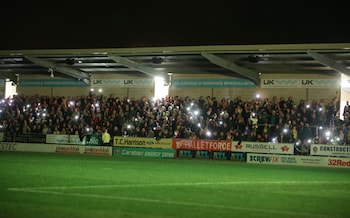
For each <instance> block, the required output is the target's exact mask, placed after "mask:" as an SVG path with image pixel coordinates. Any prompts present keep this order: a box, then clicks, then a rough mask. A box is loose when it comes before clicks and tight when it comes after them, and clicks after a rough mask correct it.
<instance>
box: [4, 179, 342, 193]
mask: <svg viewBox="0 0 350 218" xmlns="http://www.w3.org/2000/svg"><path fill="white" fill-rule="evenodd" d="M255 184H260V185H274V184H283V185H303V184H320V185H321V184H322V185H324V184H326V185H327V184H348V183H347V182H336V181H307V182H306V181H303V182H300V181H228V182H186V183H149V184H147V183H143V184H116V185H86V186H85V185H80V186H51V187H50V186H47V187H44V186H42V187H23V188H7V190H10V191H22V190H28V189H32V190H63V189H90V188H143V187H154V186H205V185H255Z"/></svg>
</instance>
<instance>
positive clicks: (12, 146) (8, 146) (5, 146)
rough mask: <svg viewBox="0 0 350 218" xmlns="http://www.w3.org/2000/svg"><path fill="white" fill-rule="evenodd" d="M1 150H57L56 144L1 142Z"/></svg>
mask: <svg viewBox="0 0 350 218" xmlns="http://www.w3.org/2000/svg"><path fill="white" fill-rule="evenodd" d="M0 151H29V152H48V153H54V152H55V151H56V145H49V144H32V143H17V142H0Z"/></svg>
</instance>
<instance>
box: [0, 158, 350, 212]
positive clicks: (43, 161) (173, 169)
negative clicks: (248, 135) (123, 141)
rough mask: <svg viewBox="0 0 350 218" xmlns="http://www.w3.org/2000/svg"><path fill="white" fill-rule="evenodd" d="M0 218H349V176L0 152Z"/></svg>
mask: <svg viewBox="0 0 350 218" xmlns="http://www.w3.org/2000/svg"><path fill="white" fill-rule="evenodd" d="M0 175H1V177H0V178H1V179H0V217H11V218H14V217H21V218H23V217H33V218H42V217H45V218H46V217H52V218H54V217H57V218H58V217H59V218H62V217H82V218H88V217H93V218H98V217H150V218H155V217H196V218H199V217H200V218H202V217H269V218H271V217H283V218H287V217H296V218H302V217H307V218H312V217H316V218H323V217H330V218H335V217H350V209H349V208H348V207H349V206H350V170H348V169H337V168H332V169H330V168H316V167H290V166H269V165H255V164H246V163H240V162H232V161H215V160H196V159H153V158H132V157H101V156H87V155H64V154H47V153H24V152H23V153H20V152H13V153H11V152H0Z"/></svg>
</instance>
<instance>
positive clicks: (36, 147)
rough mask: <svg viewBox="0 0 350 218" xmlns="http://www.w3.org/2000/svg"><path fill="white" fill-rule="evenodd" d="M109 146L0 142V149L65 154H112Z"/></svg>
mask: <svg viewBox="0 0 350 218" xmlns="http://www.w3.org/2000/svg"><path fill="white" fill-rule="evenodd" d="M112 150H113V149H112V147H111V146H82V145H58V144H32V143H17V142H0V151H26V152H27V151H29V152H46V153H65V154H93V155H106V156H111V155H112Z"/></svg>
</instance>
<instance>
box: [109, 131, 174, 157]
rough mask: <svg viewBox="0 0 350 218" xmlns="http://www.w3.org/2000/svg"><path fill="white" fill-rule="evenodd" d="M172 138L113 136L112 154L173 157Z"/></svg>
mask: <svg viewBox="0 0 350 218" xmlns="http://www.w3.org/2000/svg"><path fill="white" fill-rule="evenodd" d="M171 144H172V139H169V138H162V139H159V140H157V139H154V138H144V137H121V136H115V137H113V156H136V157H157V158H174V154H175V152H174V149H172V147H171Z"/></svg>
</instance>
